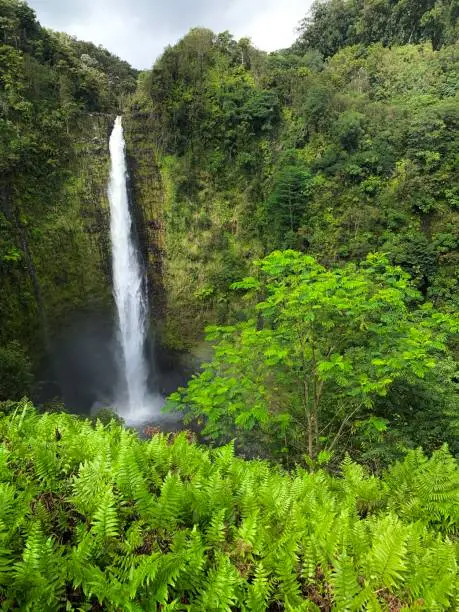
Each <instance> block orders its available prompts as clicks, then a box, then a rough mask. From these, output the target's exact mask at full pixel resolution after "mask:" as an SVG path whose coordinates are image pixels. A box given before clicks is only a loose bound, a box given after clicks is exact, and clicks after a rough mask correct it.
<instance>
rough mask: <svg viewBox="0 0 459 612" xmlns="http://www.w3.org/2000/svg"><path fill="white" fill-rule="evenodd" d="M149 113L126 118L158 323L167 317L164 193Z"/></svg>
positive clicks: (136, 211) (135, 206) (134, 197)
mask: <svg viewBox="0 0 459 612" xmlns="http://www.w3.org/2000/svg"><path fill="white" fill-rule="evenodd" d="M152 122H153V117H152V116H151V115H150V113H131V114H127V115H125V116H124V117H123V125H124V137H125V140H126V156H127V164H128V169H129V180H130V195H131V210H132V213H133V216H134V219H135V227H136V230H137V233H138V241H139V247H140V250H141V253H142V256H143V259H144V263H145V265H146V270H147V277H148V295H149V299H150V314H151V316H152V318H154V319H155V320H158V319H161V318H162V317H164V315H165V308H166V299H165V292H164V247H165V228H164V204H165V191H164V186H163V181H162V177H161V170H160V167H159V159H158V153H157V150H156V146H155V143H154V139H153V138H152V134H153V131H152V129H151V123H152Z"/></svg>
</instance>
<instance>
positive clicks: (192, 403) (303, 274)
mask: <svg viewBox="0 0 459 612" xmlns="http://www.w3.org/2000/svg"><path fill="white" fill-rule="evenodd" d="M256 267H257V269H258V275H257V277H249V278H246V279H244V280H243V281H241V282H238V283H235V284H234V285H233V288H234V289H236V290H242V291H246V292H247V299H248V300H249V306H248V308H247V310H246V313H245V314H246V315H247V320H245V321H243V322H241V323H238V324H236V325H233V326H212V327H209V328H208V330H207V336H208V340H209V341H211V342H213V343H214V348H215V353H214V357H213V360H212V361H211V362H210V363H207V364H205V365H204V367H203V372H202V373H201V374H200V375H198V376H195V377H194V378H193V379H192V380H191V381H190V382H189V384H188V387H187V388H186V389H182V390H181V391H180V392H178V393H175V394H173V395H172V396H171V400H172V402H176V403H177V404H178V406H179V407H180V408H181V409H184V410H185V411H186V412H187V413H188V418H192V417H196V418H198V419H205V428H204V433H205V434H208V435H210V436H211V437H213V438H216V439H222V438H224V437H225V436H232V435H234V434H235V433H237V434H239V435H242V436H243V435H244V432H249V431H250V432H252V431H253V430H258V431H259V432H260V433H261V435H262V437H263V434H265V435H266V436H267V440H268V441H271V443H275V444H277V445H278V447H279V445H281V444H282V446H284V447H286V449H288V450H295V451H296V452H304V451H305V450H307V452H308V454H309V455H310V456H314V455H316V454H317V452H318V451H319V450H320V449H321V448H325V449H328V450H331V449H333V448H334V446H335V444H336V442H337V440H338V439H339V438H340V436H342V435H343V433H344V432H345V431H346V430H347V428H348V426H349V425H350V424H351V423H352V421H353V419H354V420H355V418H357V416H358V417H361V416H362V414H367V413H368V412H369V411H371V408H372V406H373V404H374V402H375V399H376V398H377V397H378V396H384V395H386V394H387V392H388V390H389V389H390V388H391V385H392V384H393V383H394V381H397V380H401V379H403V380H405V381H415V380H419V379H422V378H423V377H424V376H425V375H426V374H427V373H428V372H430V371H432V370H433V368H435V366H436V364H437V363H438V361H439V359H441V356H442V355H443V354H444V353H446V351H447V346H446V342H447V339H448V335H449V334H450V333H453V332H455V331H456V330H457V325H458V322H457V320H456V319H455V318H453V317H451V316H447V315H443V314H441V313H439V312H436V311H434V310H433V309H432V307H431V306H430V305H429V304H424V305H423V306H418V303H419V300H420V294H419V293H418V291H417V290H416V289H414V288H413V286H412V284H411V282H410V279H409V276H408V275H407V274H406V273H405V272H403V271H402V270H401V268H399V267H394V266H391V265H390V264H389V262H388V260H387V259H386V258H385V257H384V256H383V255H377V254H376V255H369V256H368V257H367V258H366V259H365V260H364V261H363V262H362V263H360V264H359V265H357V264H354V263H350V264H347V265H346V266H343V267H341V268H335V269H330V270H328V269H326V268H324V267H323V266H321V265H320V264H318V263H317V262H316V261H315V260H314V259H313V258H312V257H310V256H308V255H304V254H302V253H299V252H296V251H283V252H281V251H276V252H273V253H271V254H270V255H269V256H268V257H266V258H265V259H263V260H261V261H258V262H257V263H256ZM251 436H252V437H253V434H251Z"/></svg>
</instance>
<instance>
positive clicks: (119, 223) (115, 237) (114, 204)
mask: <svg viewBox="0 0 459 612" xmlns="http://www.w3.org/2000/svg"><path fill="white" fill-rule="evenodd" d="M110 158H111V170H110V182H109V185H108V198H109V201H110V234H111V242H112V265H113V293H114V296H115V302H116V308H117V311H118V341H119V345H120V349H121V364H120V365H121V368H120V369H121V372H120V379H121V380H120V390H119V392H118V397H117V398H116V402H115V403H116V410H117V412H119V413H120V415H121V416H122V417H123V418H124V419H125V420H126V421H128V422H129V423H135V422H141V421H142V420H147V419H148V417H149V416H152V414H153V413H154V412H157V410H156V409H155V404H157V400H158V398H156V401H154V398H151V397H148V389H147V378H148V368H147V364H146V361H145V357H144V347H145V339H146V316H147V300H146V296H145V286H144V285H145V283H144V278H143V274H142V269H141V266H140V262H139V257H138V254H137V250H136V247H135V243H134V240H133V235H132V233H133V232H132V219H131V215H130V212H129V199H128V191H127V185H126V179H127V168H126V158H125V143H124V136H123V127H122V124H121V117H117V118H116V121H115V125H114V128H113V131H112V134H111V136H110Z"/></svg>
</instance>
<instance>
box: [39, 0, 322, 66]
mask: <svg viewBox="0 0 459 612" xmlns="http://www.w3.org/2000/svg"><path fill="white" fill-rule="evenodd" d="M311 2H312V0H28V4H30V6H32V7H33V8H34V9H35V11H36V13H37V17H38V19H39V21H40V23H41V24H42V25H43V26H45V27H48V28H52V29H53V30H59V31H62V32H67V33H68V34H73V35H75V36H77V37H78V38H80V39H82V40H88V41H91V42H94V43H96V44H98V45H99V44H100V45H102V46H104V47H106V48H107V49H108V50H109V51H111V52H113V53H115V54H116V55H118V56H119V57H121V58H122V59H125V60H127V61H128V62H130V63H131V64H132V65H133V66H135V67H136V68H150V67H151V65H152V64H153V62H154V60H155V59H156V58H157V57H158V55H160V54H161V52H162V50H163V49H164V47H165V46H166V45H168V44H173V43H175V42H176V41H177V40H178V39H179V38H181V37H182V36H183V35H184V34H186V32H187V31H188V30H189V29H190V28H191V27H194V26H204V27H207V28H210V29H212V30H214V31H215V32H223V31H224V30H229V31H230V32H231V33H232V34H233V35H234V36H235V37H236V38H237V39H238V38H241V37H243V36H248V37H250V38H251V39H252V42H253V44H254V45H255V46H256V47H258V48H259V49H263V50H265V51H273V50H275V49H281V48H283V47H287V46H289V45H290V44H291V43H292V42H293V41H294V39H295V38H296V34H295V29H296V27H297V25H298V22H299V21H300V19H302V18H303V17H304V16H305V14H306V13H307V11H308V9H309V6H310V5H311Z"/></svg>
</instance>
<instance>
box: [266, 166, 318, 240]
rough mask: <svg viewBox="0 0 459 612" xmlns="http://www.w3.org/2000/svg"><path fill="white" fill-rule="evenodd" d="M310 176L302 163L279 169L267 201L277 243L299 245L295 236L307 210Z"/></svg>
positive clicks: (267, 213) (267, 208)
mask: <svg viewBox="0 0 459 612" xmlns="http://www.w3.org/2000/svg"><path fill="white" fill-rule="evenodd" d="M311 179H312V177H311V174H310V173H309V172H308V171H307V170H305V169H303V168H301V167H299V166H295V165H288V166H285V167H284V168H282V169H281V170H280V171H279V173H278V175H277V177H276V179H275V183H274V189H273V192H272V194H271V196H270V197H269V198H268V201H267V204H266V215H267V219H268V223H269V225H270V226H271V228H272V232H273V234H274V237H275V244H282V243H284V244H285V245H286V246H289V247H294V246H296V245H295V236H296V232H297V230H298V227H299V226H300V223H301V219H302V217H303V214H304V212H305V209H306V204H307V201H308V196H309V192H310V186H311Z"/></svg>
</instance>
